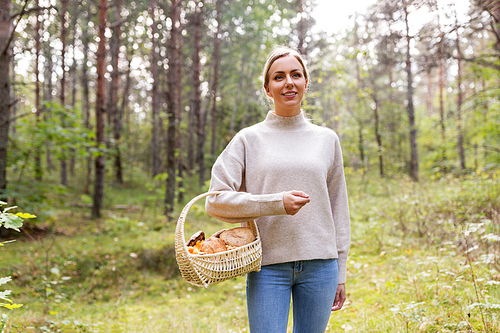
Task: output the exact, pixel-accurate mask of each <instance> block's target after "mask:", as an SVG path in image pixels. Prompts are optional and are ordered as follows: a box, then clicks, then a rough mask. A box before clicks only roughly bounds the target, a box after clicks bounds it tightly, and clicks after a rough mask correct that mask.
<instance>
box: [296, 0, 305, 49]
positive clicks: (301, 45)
mask: <svg viewBox="0 0 500 333" xmlns="http://www.w3.org/2000/svg"><path fill="white" fill-rule="evenodd" d="M298 7H299V15H300V21H299V45H298V46H297V50H298V51H299V53H300V54H301V55H303V56H305V49H304V40H305V39H306V36H305V30H304V5H303V4H302V0H298Z"/></svg>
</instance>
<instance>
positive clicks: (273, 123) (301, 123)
mask: <svg viewBox="0 0 500 333" xmlns="http://www.w3.org/2000/svg"><path fill="white" fill-rule="evenodd" d="M308 123H309V121H308V120H307V119H306V117H305V115H304V112H303V111H302V112H300V113H299V114H298V115H296V116H292V117H282V116H278V115H277V114H275V113H274V112H272V111H269V112H268V113H267V117H266V120H265V121H264V124H265V125H266V126H268V127H271V128H274V129H281V130H297V129H301V128H303V127H305V126H307V125H308Z"/></svg>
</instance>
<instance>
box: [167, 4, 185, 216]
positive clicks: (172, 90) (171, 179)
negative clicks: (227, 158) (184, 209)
mask: <svg viewBox="0 0 500 333" xmlns="http://www.w3.org/2000/svg"><path fill="white" fill-rule="evenodd" d="M180 5H181V0H172V2H171V5H170V19H171V21H172V28H171V30H170V40H169V44H168V49H169V68H168V93H167V100H168V105H169V107H168V113H167V121H168V129H167V174H168V176H167V184H166V190H165V215H166V216H167V218H168V219H172V212H173V211H174V203H175V186H176V158H175V153H176V148H177V145H176V139H177V119H176V118H177V114H178V108H179V107H180V106H179V105H178V93H177V89H179V81H180V80H181V79H182V78H181V77H179V76H178V73H179V70H178V69H177V66H178V65H179V47H180V38H179V35H180V29H179V28H180V10H181V8H180Z"/></svg>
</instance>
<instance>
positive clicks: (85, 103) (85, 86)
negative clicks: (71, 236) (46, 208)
mask: <svg viewBox="0 0 500 333" xmlns="http://www.w3.org/2000/svg"><path fill="white" fill-rule="evenodd" d="M88 20H89V17H88V14H87V17H86V21H88ZM84 24H87V22H85V23H84ZM89 43H90V37H89V35H88V31H87V30H86V29H85V28H84V29H83V34H82V44H83V63H82V74H81V75H82V76H81V84H82V93H83V100H82V108H83V110H82V111H83V115H82V116H83V119H84V126H85V128H86V129H89V130H90V100H89V99H90V91H89V76H88V66H87V63H88V61H89V51H90V50H89ZM91 182H92V153H91V152H87V172H86V177H85V187H84V190H83V191H84V193H85V194H90V183H91Z"/></svg>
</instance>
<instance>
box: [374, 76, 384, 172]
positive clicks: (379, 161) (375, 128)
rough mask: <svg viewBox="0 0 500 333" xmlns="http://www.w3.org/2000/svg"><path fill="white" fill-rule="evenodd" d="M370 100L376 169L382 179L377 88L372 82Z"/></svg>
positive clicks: (381, 149)
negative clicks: (375, 146) (376, 156)
mask: <svg viewBox="0 0 500 333" xmlns="http://www.w3.org/2000/svg"><path fill="white" fill-rule="evenodd" d="M372 99H373V103H374V104H375V106H374V108H373V118H374V120H375V123H374V132H375V140H376V141H377V148H378V152H377V154H378V167H379V174H380V177H382V178H383V177H384V176H385V174H384V156H383V147H382V136H381V135H380V120H379V114H378V106H379V103H378V97H377V86H376V83H375V82H373V88H372Z"/></svg>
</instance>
